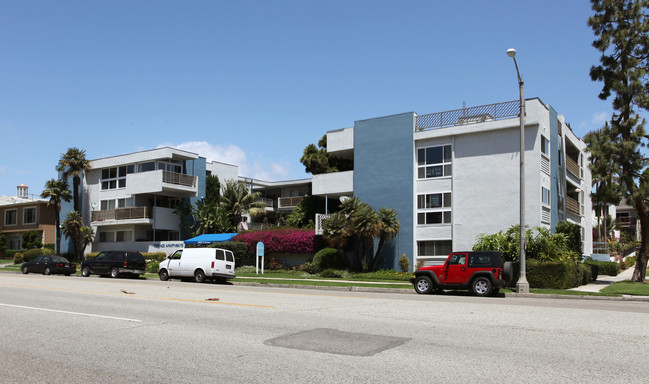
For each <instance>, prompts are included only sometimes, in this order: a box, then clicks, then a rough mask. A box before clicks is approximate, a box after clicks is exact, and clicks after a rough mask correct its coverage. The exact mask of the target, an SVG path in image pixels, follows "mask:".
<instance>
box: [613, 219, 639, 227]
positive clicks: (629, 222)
mask: <svg viewBox="0 0 649 384" xmlns="http://www.w3.org/2000/svg"><path fill="white" fill-rule="evenodd" d="M616 220H617V225H619V226H620V227H622V228H630V227H635V224H636V218H635V217H618V218H617V219H616Z"/></svg>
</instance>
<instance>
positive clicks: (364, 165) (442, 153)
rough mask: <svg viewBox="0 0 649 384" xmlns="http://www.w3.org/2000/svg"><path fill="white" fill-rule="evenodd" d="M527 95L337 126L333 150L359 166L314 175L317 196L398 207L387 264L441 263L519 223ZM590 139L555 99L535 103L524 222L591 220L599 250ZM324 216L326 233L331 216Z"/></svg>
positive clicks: (531, 104)
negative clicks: (575, 127) (484, 237)
mask: <svg viewBox="0 0 649 384" xmlns="http://www.w3.org/2000/svg"><path fill="white" fill-rule="evenodd" d="M519 108H520V105H519V102H518V101H512V102H506V103H497V104H491V105H485V106H480V107H471V108H463V109H458V110H452V111H443V112H437V113H432V114H426V115H417V114H416V113H414V112H409V113H402V114H397V115H391V116H384V117H377V118H372V119H367V120H359V121H356V122H355V124H354V126H353V127H351V128H345V129H339V130H334V131H329V132H328V133H327V151H328V152H330V153H334V154H336V155H339V156H348V157H351V158H353V160H354V170H353V171H347V172H339V173H330V174H323V175H314V176H313V194H314V195H319V196H327V197H340V196H351V195H354V196H357V197H358V198H360V199H361V201H363V202H366V203H368V204H370V205H371V206H372V207H374V208H375V209H378V208H381V207H389V208H393V209H395V210H396V211H397V212H398V218H399V221H400V225H401V230H400V232H399V234H398V236H397V237H396V238H395V239H393V240H392V241H391V242H390V244H389V246H387V247H386V249H385V252H386V253H385V254H384V260H386V264H385V265H384V266H385V267H390V268H396V267H397V264H396V263H397V260H398V258H399V256H400V255H402V254H406V255H407V256H408V257H409V258H410V259H411V261H412V263H415V264H416V263H417V262H418V261H419V260H423V261H424V262H425V263H426V264H436V263H441V262H442V261H443V260H444V259H445V258H446V256H447V255H448V254H449V252H450V251H461V250H470V249H471V248H472V246H473V244H474V243H475V241H476V238H477V237H478V236H479V235H480V234H483V233H484V234H492V233H496V232H499V231H502V230H506V229H508V228H509V227H510V226H512V225H515V224H518V223H519V220H520V218H519V175H520V155H519V152H520V133H519V132H520V122H519V117H518V114H519V110H520V109H519ZM585 147H586V146H585V143H584V142H583V141H582V140H581V139H579V138H578V137H577V136H576V135H575V134H574V133H573V132H572V130H571V129H570V127H569V125H568V124H567V123H566V121H565V118H564V117H563V116H562V115H559V114H558V113H557V112H556V111H555V110H554V109H553V108H552V107H551V106H550V105H546V104H544V103H543V102H542V101H541V100H539V99H537V98H534V99H528V100H527V101H526V116H525V201H526V210H525V222H526V225H527V226H529V227H530V228H533V227H545V228H549V229H551V230H554V228H555V226H556V224H557V223H558V222H560V221H563V220H567V221H570V222H573V223H576V224H579V225H580V226H581V227H582V239H583V243H584V253H585V254H590V253H591V252H592V230H591V228H592V217H591V215H592V209H591V200H590V190H591V176H590V171H589V169H588V167H587V155H586V153H585ZM324 217H326V216H322V215H319V217H318V219H317V220H316V222H317V223H316V225H317V229H316V230H317V231H318V232H321V223H322V219H323V218H324Z"/></svg>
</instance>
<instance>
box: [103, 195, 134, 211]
mask: <svg viewBox="0 0 649 384" xmlns="http://www.w3.org/2000/svg"><path fill="white" fill-rule="evenodd" d="M133 201H134V200H133V198H132V197H130V198H125V199H117V200H113V199H111V200H102V201H101V206H100V209H101V210H102V211H106V210H113V209H116V208H126V207H132V206H133Z"/></svg>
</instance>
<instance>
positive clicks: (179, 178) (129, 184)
mask: <svg viewBox="0 0 649 384" xmlns="http://www.w3.org/2000/svg"><path fill="white" fill-rule="evenodd" d="M197 180H198V178H197V177H196V176H191V175H185V174H182V173H177V172H170V171H165V170H162V169H158V170H155V171H149V172H140V173H131V174H128V175H126V193H127V194H130V195H138V194H143V193H165V194H167V195H169V196H177V197H195V196H197V195H198V187H197Z"/></svg>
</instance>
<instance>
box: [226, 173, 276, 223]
mask: <svg viewBox="0 0 649 384" xmlns="http://www.w3.org/2000/svg"><path fill="white" fill-rule="evenodd" d="M260 196H261V194H260V193H259V192H249V191H248V189H247V188H246V186H245V184H243V183H240V182H238V181H236V180H227V181H226V182H225V188H224V189H223V196H221V202H220V204H219V205H220V207H221V208H222V209H224V210H225V213H226V214H227V215H228V216H229V217H230V223H231V224H232V226H233V227H234V228H237V227H239V224H240V223H241V222H242V221H243V214H244V213H245V212H250V213H251V214H256V213H258V212H259V211H262V210H263V209H264V208H266V204H264V203H262V202H261V201H258V199H259V197H260Z"/></svg>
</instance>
